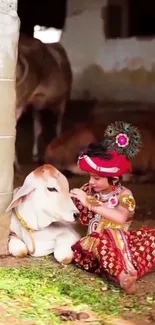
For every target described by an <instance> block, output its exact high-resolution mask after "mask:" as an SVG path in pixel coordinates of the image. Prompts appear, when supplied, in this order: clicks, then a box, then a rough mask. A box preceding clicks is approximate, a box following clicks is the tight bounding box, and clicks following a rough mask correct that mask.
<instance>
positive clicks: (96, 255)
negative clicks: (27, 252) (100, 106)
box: [71, 122, 155, 294]
mask: <svg viewBox="0 0 155 325" xmlns="http://www.w3.org/2000/svg"><path fill="white" fill-rule="evenodd" d="M140 147H141V135H140V133H139V131H138V130H137V128H135V127H134V126H131V125H130V124H128V123H123V122H116V123H115V124H113V125H110V126H108V127H107V129H106V131H105V136H104V140H103V142H98V143H92V144H90V145H89V146H88V148H87V149H85V151H84V152H83V153H82V155H80V157H79V159H78V164H79V167H80V168H81V170H83V171H86V172H88V173H89V176H90V179H89V183H88V184H85V185H84V186H83V187H82V189H73V190H71V196H72V197H73V200H74V203H75V204H76V206H77V208H78V210H79V212H80V218H79V220H80V222H81V223H82V224H84V225H88V234H87V236H86V237H84V238H82V239H81V240H79V241H78V242H77V243H76V244H75V245H73V247H72V249H73V251H74V262H75V263H76V264H77V265H78V266H79V267H81V268H83V269H85V270H87V271H90V272H95V273H98V274H100V275H107V276H108V277H109V278H110V279H113V280H114V281H117V282H118V283H119V284H120V286H121V287H122V288H123V289H124V290H125V292H126V293H128V294H131V293H134V292H135V290H136V280H137V278H139V277H141V276H142V275H144V274H146V273H147V272H149V271H151V270H153V269H154V268H155V229H149V228H141V229H140V230H138V231H136V230H131V231H129V230H128V229H129V227H130V224H131V222H132V220H133V216H134V213H135V208H136V203H135V199H134V197H133V194H132V193H131V191H130V190H129V189H127V188H125V187H124V186H122V185H121V176H122V175H123V174H124V173H126V172H129V171H131V162H130V158H133V157H134V156H135V155H136V153H138V151H139V150H140Z"/></svg>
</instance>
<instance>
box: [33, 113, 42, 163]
mask: <svg viewBox="0 0 155 325" xmlns="http://www.w3.org/2000/svg"><path fill="white" fill-rule="evenodd" d="M41 132H42V126H41V120H40V115H39V112H38V111H37V110H35V109H34V111H33V133H34V138H33V148H32V159H33V161H38V160H39V150H38V139H39V136H40V134H41Z"/></svg>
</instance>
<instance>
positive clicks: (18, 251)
mask: <svg viewBox="0 0 155 325" xmlns="http://www.w3.org/2000/svg"><path fill="white" fill-rule="evenodd" d="M9 253H10V254H11V255H13V256H15V257H25V256H27V255H28V249H27V247H26V245H25V244H24V242H23V241H22V240H20V239H19V238H17V237H15V236H14V235H10V240H9Z"/></svg>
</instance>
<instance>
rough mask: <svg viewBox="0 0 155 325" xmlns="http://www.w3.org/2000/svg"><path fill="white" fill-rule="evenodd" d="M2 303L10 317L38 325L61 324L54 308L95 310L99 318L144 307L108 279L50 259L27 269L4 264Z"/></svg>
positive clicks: (0, 271)
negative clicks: (126, 304) (27, 320)
mask: <svg viewBox="0 0 155 325" xmlns="http://www.w3.org/2000/svg"><path fill="white" fill-rule="evenodd" d="M48 261H49V262H48ZM126 301H128V306H127V307H126V306H125V302H126ZM0 304H2V305H3V306H4V307H5V308H7V311H8V313H9V314H10V315H11V316H16V317H19V318H20V317H21V318H24V319H31V320H34V321H36V324H39V325H46V324H47V325H49V324H52V325H57V324H62V321H61V320H60V318H59V317H58V316H56V314H55V313H54V311H53V310H52V308H55V307H60V308H63V306H68V309H70V310H72V309H74V308H76V309H77V310H82V311H85V310H89V311H91V310H92V311H95V312H96V315H97V316H98V317H99V318H100V319H105V317H106V316H109V315H117V316H119V315H121V313H123V311H124V310H126V309H125V308H128V309H130V311H140V310H142V307H140V306H139V303H138V301H137V298H136V296H133V297H130V298H127V299H126V300H125V295H124V294H123V292H122V291H121V290H119V288H117V287H116V286H113V285H112V284H111V283H110V284H108V283H107V281H106V280H105V279H101V278H99V277H94V276H93V275H90V274H88V273H86V272H83V271H81V270H80V269H77V268H74V267H73V266H68V267H64V268H62V267H61V266H60V265H57V264H56V263H52V261H51V259H47V258H46V259H42V266H41V267H40V266H39V267H38V266H37V264H36V265H35V264H34V265H33V266H30V267H29V266H28V267H25V268H24V267H18V268H11V267H10V268H6V267H1V268H0ZM63 323H64V322H63ZM65 324H66V322H65ZM67 324H69V323H68V322H67ZM79 324H80V323H79ZM92 324H93V323H92ZM94 324H96V323H94ZM99 324H101V322H100V323H99Z"/></svg>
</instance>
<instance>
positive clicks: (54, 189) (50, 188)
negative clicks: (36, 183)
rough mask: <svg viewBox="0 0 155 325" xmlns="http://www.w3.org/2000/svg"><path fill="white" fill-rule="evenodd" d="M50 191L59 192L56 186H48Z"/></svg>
mask: <svg viewBox="0 0 155 325" xmlns="http://www.w3.org/2000/svg"><path fill="white" fill-rule="evenodd" d="M47 189H48V191H49V192H58V191H57V189H56V188H55V187H47Z"/></svg>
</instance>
